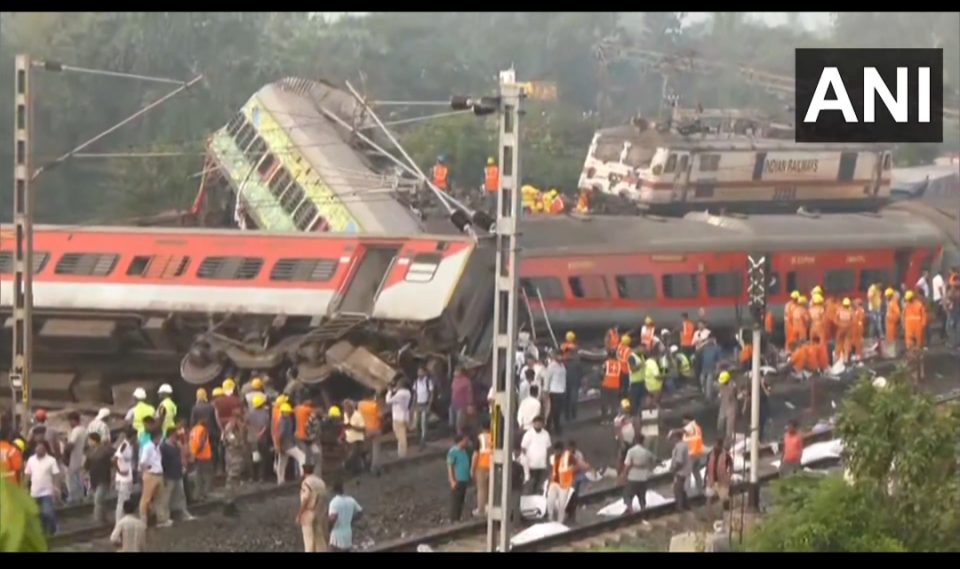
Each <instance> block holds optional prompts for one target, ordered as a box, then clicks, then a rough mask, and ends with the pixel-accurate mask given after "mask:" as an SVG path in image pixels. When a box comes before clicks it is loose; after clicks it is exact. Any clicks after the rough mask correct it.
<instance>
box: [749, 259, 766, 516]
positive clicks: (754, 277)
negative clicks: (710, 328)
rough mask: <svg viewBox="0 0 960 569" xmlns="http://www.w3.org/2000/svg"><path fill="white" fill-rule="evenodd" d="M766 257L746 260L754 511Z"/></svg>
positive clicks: (757, 489)
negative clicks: (751, 348) (750, 324)
mask: <svg viewBox="0 0 960 569" xmlns="http://www.w3.org/2000/svg"><path fill="white" fill-rule="evenodd" d="M767 275H768V271H767V256H766V255H763V254H752V255H749V256H748V257H747V278H748V282H749V286H748V289H747V294H748V297H749V302H750V315H751V317H752V318H751V319H752V320H753V334H752V336H753V361H752V367H751V373H750V379H751V381H750V492H749V504H750V508H751V509H752V510H754V511H756V510H757V509H759V507H760V485H759V478H758V476H759V472H758V469H759V467H760V350H761V346H762V344H761V342H762V340H763V321H764V317H765V316H766V308H767V289H768V281H767Z"/></svg>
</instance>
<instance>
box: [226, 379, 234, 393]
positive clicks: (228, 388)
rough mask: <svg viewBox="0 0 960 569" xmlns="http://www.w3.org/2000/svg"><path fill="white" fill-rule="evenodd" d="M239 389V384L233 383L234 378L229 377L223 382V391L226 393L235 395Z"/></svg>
mask: <svg viewBox="0 0 960 569" xmlns="http://www.w3.org/2000/svg"><path fill="white" fill-rule="evenodd" d="M236 388H237V382H235V381H233V378H232V377H228V378H227V379H225V380H223V391H224V393H233V390H234V389H236Z"/></svg>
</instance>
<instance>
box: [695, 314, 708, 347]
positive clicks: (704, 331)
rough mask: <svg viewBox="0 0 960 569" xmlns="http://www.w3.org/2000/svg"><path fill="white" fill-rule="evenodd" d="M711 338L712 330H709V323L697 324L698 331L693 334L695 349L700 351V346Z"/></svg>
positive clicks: (701, 322) (700, 322)
mask: <svg viewBox="0 0 960 569" xmlns="http://www.w3.org/2000/svg"><path fill="white" fill-rule="evenodd" d="M709 337H710V329H709V328H707V323H706V322H704V321H703V320H700V321H699V322H697V331H696V332H694V333H693V345H694V347H695V348H697V349H699V348H700V346H702V345H703V344H705V343H706V341H707V339H708V338H709Z"/></svg>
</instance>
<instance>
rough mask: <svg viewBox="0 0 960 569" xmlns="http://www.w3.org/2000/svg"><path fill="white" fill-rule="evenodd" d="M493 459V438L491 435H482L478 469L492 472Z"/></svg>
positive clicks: (478, 452) (478, 453)
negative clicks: (491, 462)
mask: <svg viewBox="0 0 960 569" xmlns="http://www.w3.org/2000/svg"><path fill="white" fill-rule="evenodd" d="M492 457H493V437H492V436H491V435H490V433H480V450H479V451H477V468H479V469H480V470H490V461H491V459H492Z"/></svg>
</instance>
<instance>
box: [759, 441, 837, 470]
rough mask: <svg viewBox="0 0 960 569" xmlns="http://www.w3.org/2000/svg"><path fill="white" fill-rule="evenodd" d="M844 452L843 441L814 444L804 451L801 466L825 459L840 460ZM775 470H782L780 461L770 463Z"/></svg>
mask: <svg viewBox="0 0 960 569" xmlns="http://www.w3.org/2000/svg"><path fill="white" fill-rule="evenodd" d="M842 452H843V440H841V439H832V440H829V441H823V442H822V443H813V444H812V445H810V446H808V447H806V448H804V449H803V455H802V456H801V457H800V464H801V465H803V466H806V465H808V464H810V463H812V462H815V461H818V460H821V459H824V458H840V454H841V453H842ZM770 465H771V466H773V467H774V468H780V459H777V460H774V461H773V462H771V463H770Z"/></svg>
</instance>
